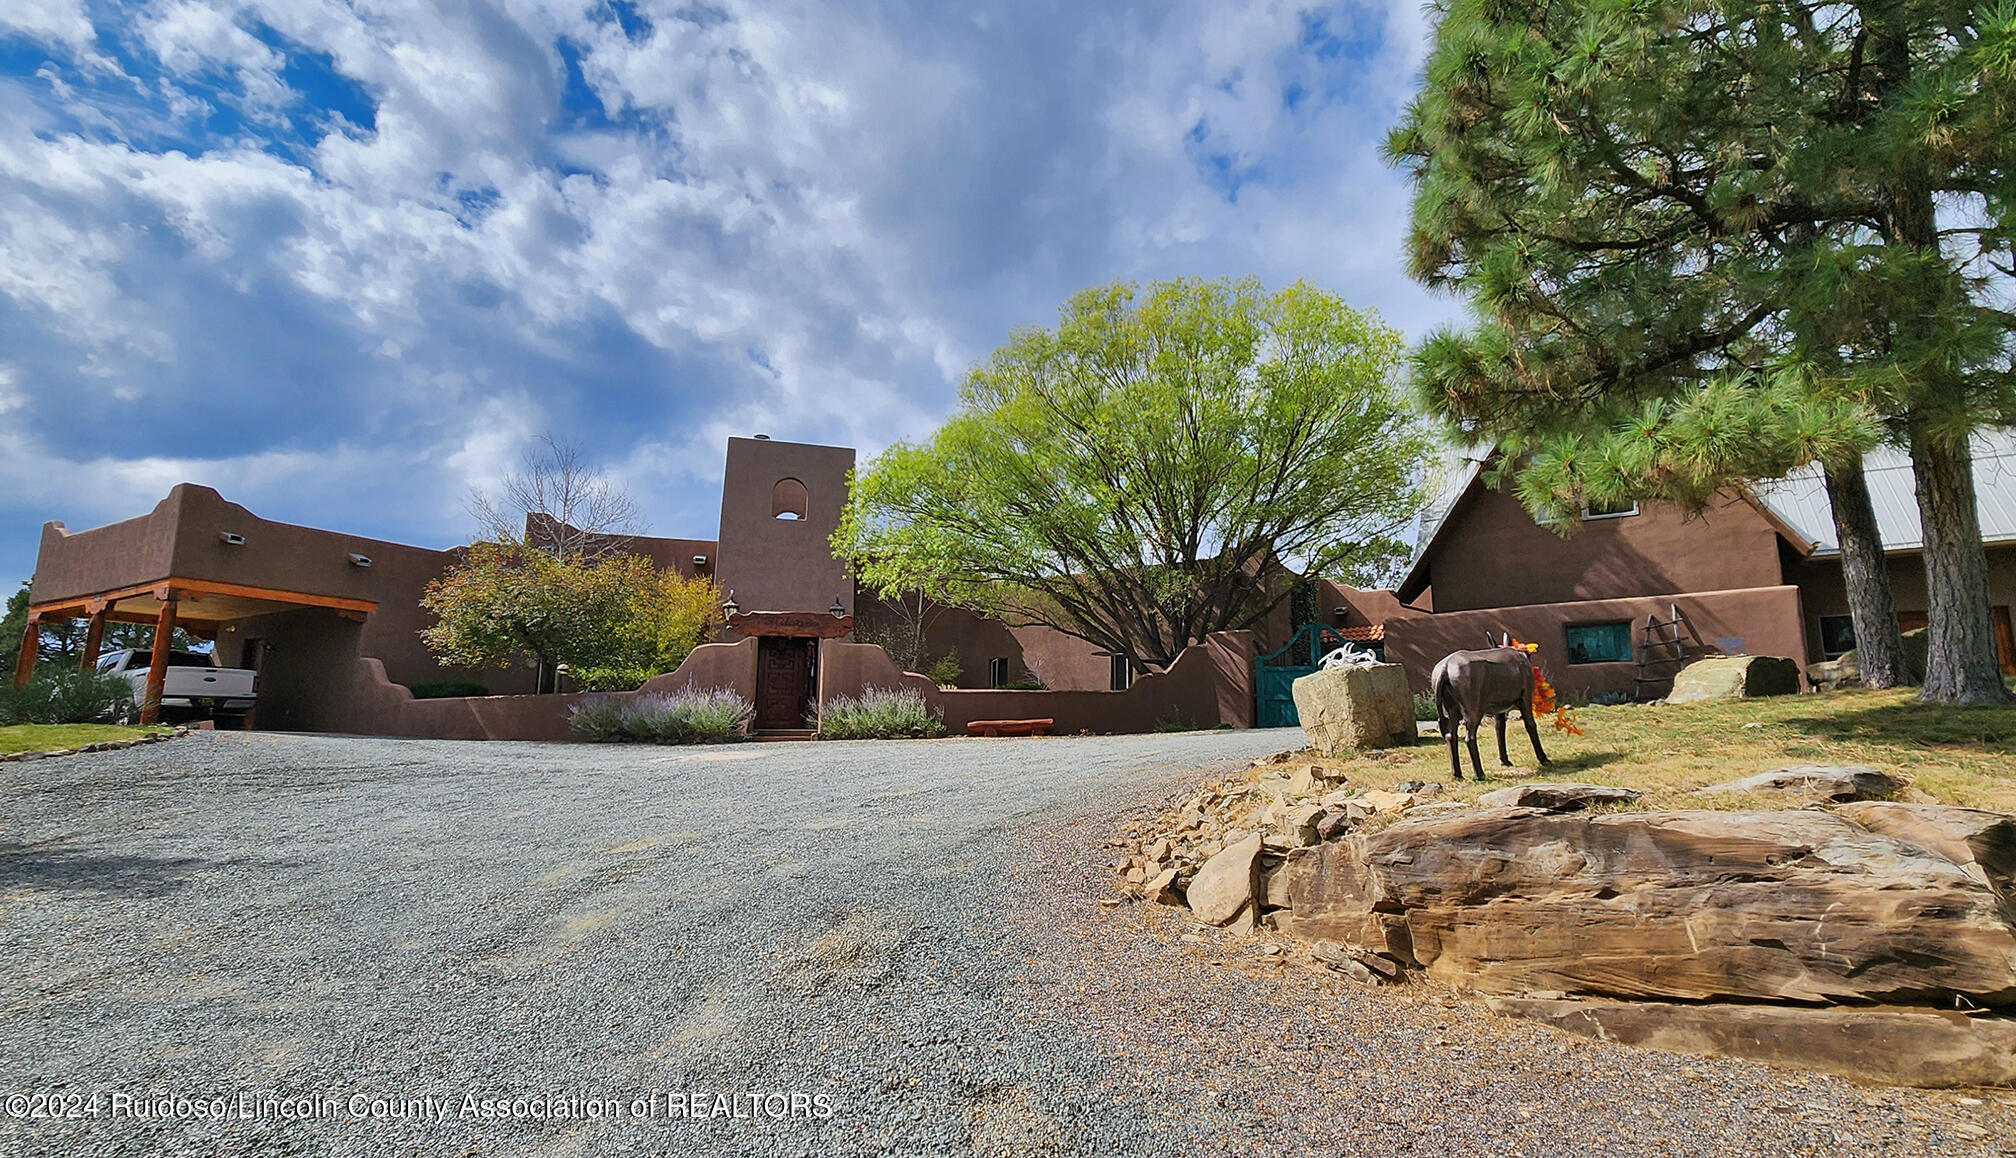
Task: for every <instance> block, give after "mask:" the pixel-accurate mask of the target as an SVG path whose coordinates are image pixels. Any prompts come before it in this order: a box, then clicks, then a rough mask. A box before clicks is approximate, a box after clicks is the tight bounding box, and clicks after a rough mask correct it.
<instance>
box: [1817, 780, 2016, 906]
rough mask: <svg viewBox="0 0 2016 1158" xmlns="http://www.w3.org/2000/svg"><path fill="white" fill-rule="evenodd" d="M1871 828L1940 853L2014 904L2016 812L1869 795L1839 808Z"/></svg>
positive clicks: (1842, 814)
mask: <svg viewBox="0 0 2016 1158" xmlns="http://www.w3.org/2000/svg"><path fill="white" fill-rule="evenodd" d="M1835 812H1836V814H1838V815H1841V816H1845V817H1847V818H1848V819H1850V820H1852V821H1854V822H1855V823H1857V824H1859V825H1861V826H1862V827H1864V828H1866V829H1868V830H1869V831H1871V832H1880V833H1882V834H1883V835H1884V836H1894V837H1896V838H1897V839H1898V840H1904V841H1909V842H1911V843H1912V844H1915V845H1917V846H1918V847H1919V848H1922V849H1926V850H1928V851H1930V852H1934V853H1937V854H1939V855H1940V856H1943V857H1945V858H1946V859H1947V860H1950V861H1952V862H1953V863H1954V864H1957V865H1959V866H1960V868H1961V869H1962V870H1963V871H1965V872H1966V873H1967V875H1968V876H1971V877H1973V878H1974V879H1975V880H1977V881H1980V882H1981V883H1982V884H1984V885H1987V886H1988V887H1989V888H1991V889H1994V890H1995V893H1996V895H1997V896H2000V897H2001V898H2002V899H2003V900H2004V901H2005V902H2008V903H2011V904H2016V816H2010V815H2009V814H2007V813H2004V812H1986V811H1983V810H1981V809H1978V808H1955V807H1953V806H1951V805H1946V804H1897V803H1893V802H1891V801H1888V800H1869V801H1862V802H1859V803H1854V804H1844V805H1842V806H1841V807H1840V808H1838V809H1835Z"/></svg>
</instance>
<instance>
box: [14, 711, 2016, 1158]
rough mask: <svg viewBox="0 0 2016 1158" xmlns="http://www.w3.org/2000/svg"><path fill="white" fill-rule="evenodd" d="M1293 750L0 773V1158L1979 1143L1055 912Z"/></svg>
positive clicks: (709, 754) (746, 749)
mask: <svg viewBox="0 0 2016 1158" xmlns="http://www.w3.org/2000/svg"><path fill="white" fill-rule="evenodd" d="M1300 742H1301V737H1300V733H1298V732H1294V731H1274V732H1245V733H1192V734H1177V735H1158V736H1133V737H1104V738H1089V737H1088V738H1055V739H1042V740H1006V741H975V740H963V739H962V740H946V741H937V742H917V741H912V742H907V743H849V744H752V745H744V746H739V747H732V748H711V749H665V748H635V747H588V746H570V745H545V744H469V743H446V742H433V741H412V740H383V739H359V738H350V737H322V736H285V735H274V734H257V733H252V734H224V733H218V734H197V735H194V736H190V737H188V738H186V739H182V740H177V741H174V742H172V743H167V744H156V745H151V746H148V747H143V748H136V749H131V750H128V751H122V752H110V753H94V754H87V755H82V756H76V757H71V758H66V759H61V760H44V761H39V762H32V763H16V764H6V765H0V1094H4V1095H22V1096H23V1097H25V1098H27V1099H29V1101H28V1103H26V1105H27V1106H28V1108H29V1109H31V1110H43V1109H47V1108H49V1107H50V1106H51V1105H52V1104H53V1106H54V1107H55V1108H57V1109H59V1110H62V1111H64V1112H66V1113H70V1112H74V1113H76V1114H78V1115H80V1116H78V1117H74V1118H65V1119H57V1120H51V1119H46V1118H32V1117H31V1118H21V1117H17V1116H15V1115H16V1113H17V1112H18V1111H19V1110H20V1109H21V1108H22V1107H23V1105H24V1103H22V1102H21V1101H19V1100H18V1099H17V1100H10V1101H9V1102H8V1103H7V1106H6V1109H7V1117H6V1118H4V1119H0V1154H4V1155H81V1154H155V1153H191V1154H196V1153H201V1154H231V1155H237V1154H325V1153H326V1154H451V1155H492V1154H497V1155H542V1156H544V1155H576V1154H633V1153H654V1154H945V1153H958V1154H964V1153H981V1154H1049V1153H1071V1154H1157V1155H1161V1154H1167V1155H1177V1154H1192V1153H1240V1152H1253V1153H1287V1154H1292V1153H1334V1154H1381V1155H1384V1154H1393V1153H1396V1152H1397V1153H1410V1152H1411V1153H1421V1154H1440V1153H1476V1154H1492V1155H1515V1154H1516V1155H1553V1154H1563V1155H1566V1154H1604V1153H1619V1154H1624V1153H1630V1154H1638V1153H1671V1154H1700V1155H1725V1154H1806V1153H1816V1154H1817V1153H1824V1154H1836V1153H1877V1152H1883V1153H1897V1154H1956V1153H1999V1152H2001V1151H2000V1149H1999V1148H2000V1147H2001V1146H2004V1145H2009V1144H2010V1143H2009V1142H2008V1140H2010V1139H2016V1106H2012V1104H2011V1101H2012V1095H2009V1094H2008V1093H2007V1092H2006V1091H2005V1092H1999V1093H1998V1092H1982V1091H1976V1092H1974V1094H1973V1095H1971V1096H1970V1095H1967V1094H1966V1093H1965V1092H1958V1093H1927V1092H1921V1091H1915V1090H1892V1089H1880V1088H1866V1087H1859V1086H1856V1085H1854V1084H1851V1083H1849V1082H1846V1081H1840V1080H1835V1079H1830V1078H1824V1077H1817V1076H1813V1075H1806V1074H1797V1073H1790V1072H1786V1071H1778V1070H1772V1069H1769V1068H1766V1067H1763V1066H1758V1065H1752V1064H1748V1063H1741V1062H1733V1061H1715V1060H1707V1059H1700V1058H1688V1057H1679V1056H1675V1055H1667V1054H1660V1053H1655V1052H1650V1051H1631V1050H1625V1049H1621V1048H1618V1047H1612V1046H1607V1045H1602V1044H1597V1043H1592V1042H1587V1041H1583V1040H1581V1039H1576V1038H1571V1037H1568V1036H1565V1035H1560V1034H1556V1033H1553V1032H1551V1031H1548V1030H1544V1029H1541V1028H1539V1027H1537V1026H1532V1025H1528V1024H1525V1023H1520V1022H1513V1021H1507V1020H1502V1019H1498V1018H1494V1017H1492V1016H1491V1015H1489V1014H1488V1013H1485V1012H1483V1011H1482V1010H1481V1009H1480V1008H1478V1007H1477V1006H1475V1005H1473V1004H1471V1003H1469V1002H1466V1001H1461V1000H1458V999H1457V998H1455V997H1453V996H1451V995H1449V994H1446V993H1444V992H1442V991H1440V990H1438V989H1435V988H1433V987H1431V986H1428V985H1425V984H1421V985H1410V986H1406V987H1403V988H1399V989H1394V990H1376V991H1373V990H1363V989H1358V988H1354V987H1352V986H1350V985H1348V984H1347V983H1345V982H1343V981H1342V980H1341V979H1338V978H1336V977H1334V976H1332V975H1329V974H1325V973H1322V972H1320V971H1318V970H1315V969H1305V968H1301V967H1298V966H1295V965H1288V966H1281V965H1276V964H1270V963H1269V958H1268V956H1267V955H1266V954H1265V953H1264V952H1263V946H1264V945H1265V944H1266V942H1265V940H1264V938H1255V939H1249V940H1246V941H1238V942H1234V941H1229V940H1225V939H1222V938H1221V937H1220V935H1219V934H1218V933H1217V932H1216V931H1215V930H1198V929H1196V928H1195V927H1194V926H1191V925H1190V924H1188V923H1187V922H1186V921H1184V920H1182V918H1181V915H1180V914H1179V913H1177V912H1175V911H1173V910H1169V909H1166V908H1162V907H1159V906H1142V907H1131V906H1130V907H1120V908H1117V909H1111V910H1108V909H1104V908H1102V907H1101V906H1099V905H1098V903H1097V899H1098V897H1099V896H1101V895H1102V894H1103V893H1104V892H1105V890H1106V889H1107V887H1108V886H1109V885H1110V882H1111V877H1110V875H1109V874H1108V872H1107V870H1106V869H1104V867H1103V865H1104V862H1105V858H1106V855H1107V850H1105V849H1103V848H1102V847H1101V845H1100V842H1101V841H1102V840H1104V839H1105V838H1106V837H1108V836H1111V835H1113V834H1114V832H1115V830H1116V828H1117V826H1118V825H1119V824H1120V823H1122V822H1123V821H1125V820H1127V819H1131V818H1145V817H1147V816H1149V815H1151V814H1152V813H1153V812H1155V811H1156V810H1158V809H1159V808H1160V807H1161V806H1162V805H1163V804H1165V803H1167V802H1168V801H1170V800H1171V799H1173V798H1174V797H1175V795H1176V794H1177V793H1179V792H1180V791H1182V790H1183V789H1184V788H1186V787H1188V786H1190V785H1193V784H1195V783H1197V782H1198V781H1199V780H1201V779H1203V778H1204V777H1205V776H1206V775H1208V774H1210V773H1212V772H1215V771H1217V770H1219V769H1222V768H1223V767H1225V766H1227V765H1228V764H1231V763H1234V762H1240V761H1244V760H1246V759H1249V758H1251V757H1253V756H1257V755H1262V754H1265V753H1268V752H1273V751H1278V750H1280V749H1283V748H1288V747H1294V746H1297V745H1299V744H1300ZM164 1097H165V1098H181V1099H185V1101H183V1102H181V1103H179V1104H177V1103H174V1102H170V1103H168V1104H167V1105H165V1106H164V1105H162V1103H161V1102H160V1099H162V1098H164ZM514 1101H515V1103H516V1104H515V1105H514V1104H513V1103H514ZM217 1102H221V1108H222V1109H223V1111H224V1113H225V1115H226V1117H225V1119H224V1120H221V1121H219V1120H216V1119H214V1118H210V1117H198V1116H196V1115H197V1114H198V1113H199V1112H201V1113H205V1114H207V1113H209V1112H210V1111H212V1110H213V1109H215V1108H218V1107H217V1105H216V1104H215V1103H217ZM486 1102H487V1104H486ZM94 1112H95V1115H96V1116H91V1115H92V1114H93V1113H94ZM288 1114H292V1115H294V1117H292V1118H290V1117H288V1116H286V1115H288Z"/></svg>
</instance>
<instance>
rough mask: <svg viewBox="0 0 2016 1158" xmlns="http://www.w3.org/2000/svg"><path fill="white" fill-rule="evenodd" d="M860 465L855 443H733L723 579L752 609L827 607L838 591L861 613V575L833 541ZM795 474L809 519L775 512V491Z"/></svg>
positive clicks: (718, 575)
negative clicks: (857, 585) (850, 569)
mask: <svg viewBox="0 0 2016 1158" xmlns="http://www.w3.org/2000/svg"><path fill="white" fill-rule="evenodd" d="M853 467H854V451H853V449H852V448H850V447H844V446H811V445H807V444H805V443H799V442H778V441H775V440H771V439H757V438H731V439H729V440H728V462H727V466H726V468H725V470H724V473H723V477H722V480H721V534H720V552H721V559H720V564H719V566H718V567H717V568H716V570H715V582H716V583H718V584H720V586H721V588H722V590H723V591H733V592H734V593H735V602H736V603H737V604H739V605H740V606H741V607H742V609H743V610H744V611H825V610H826V609H827V608H828V607H830V606H831V605H832V603H833V600H834V598H835V597H836V596H837V597H839V599H840V603H841V606H843V607H845V608H846V610H847V613H848V614H850V615H851V614H853V612H854V580H853V579H852V577H851V576H849V575H848V573H847V569H846V568H845V567H844V566H843V565H842V564H841V563H840V561H839V560H837V559H835V558H834V557H833V550H832V546H831V542H830V540H831V538H832V535H833V532H834V531H835V530H836V529H838V527H839V526H840V512H841V510H842V509H844V508H845V506H846V504H847V472H848V471H850V470H852V469H853ZM787 478H795V479H797V480H798V481H799V482H802V483H804V484H805V492H806V505H807V510H806V517H805V518H803V519H778V518H775V517H773V516H772V515H771V504H770V496H771V490H772V488H773V487H774V486H775V485H776V484H777V482H778V481H779V480H781V479H787Z"/></svg>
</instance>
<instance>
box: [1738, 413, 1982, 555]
mask: <svg viewBox="0 0 2016 1158" xmlns="http://www.w3.org/2000/svg"><path fill="white" fill-rule="evenodd" d="M1973 442H1974V490H1975V496H1976V499H1977V504H1978V507H1979V510H1980V512H1981V541H1982V542H1984V543H1999V542H2010V541H2016V431H2012V430H2007V429H1995V430H1980V431H1976V432H1975V434H1974V438H1973ZM1862 474H1863V477H1865V478H1867V479H1868V480H1869V501H1870V504H1871V505H1872V506H1874V507H1875V508H1876V529H1877V531H1878V533H1879V534H1881V535H1882V538H1883V549H1884V550H1886V551H1918V550H1923V549H1924V547H1925V532H1924V530H1923V528H1921V527H1920V526H1919V523H1918V498H1917V489H1916V487H1915V486H1914V484H1913V482H1912V478H1911V459H1910V456H1909V455H1907V454H1906V453H1905V452H1904V450H1903V449H1902V448H1900V447H1895V446H1881V447H1877V448H1876V449H1875V450H1873V451H1870V452H1869V454H1868V455H1867V456H1865V457H1864V459H1863V462H1862ZM1751 492H1752V493H1753V494H1755V495H1756V496H1757V498H1758V500H1759V501H1761V502H1762V503H1763V504H1764V505H1765V506H1767V507H1769V508H1770V509H1771V513H1772V514H1775V515H1777V516H1778V517H1779V518H1780V519H1782V520H1784V522H1785V523H1786V524H1787V525H1788V526H1790V527H1791V528H1792V530H1793V531H1794V532H1795V533H1797V534H1798V535H1800V536H1802V537H1803V538H1805V540H1806V541H1807V542H1808V543H1811V544H1813V554H1814V555H1815V556H1816V557H1825V556H1828V555H1838V554H1840V553H1841V544H1840V542H1839V541H1837V540H1836V538H1835V535H1834V510H1833V508H1832V506H1830V505H1829V504H1828V502H1827V486H1826V484H1825V483H1824V482H1823V481H1822V480H1821V477H1820V468H1819V467H1818V466H1807V467H1801V468H1800V469H1798V470H1795V471H1793V472H1792V473H1791V474H1789V475H1786V476H1785V477H1784V478H1781V479H1773V480H1771V481H1770V482H1764V483H1758V484H1756V485H1755V486H1753V487H1752V488H1751Z"/></svg>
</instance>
